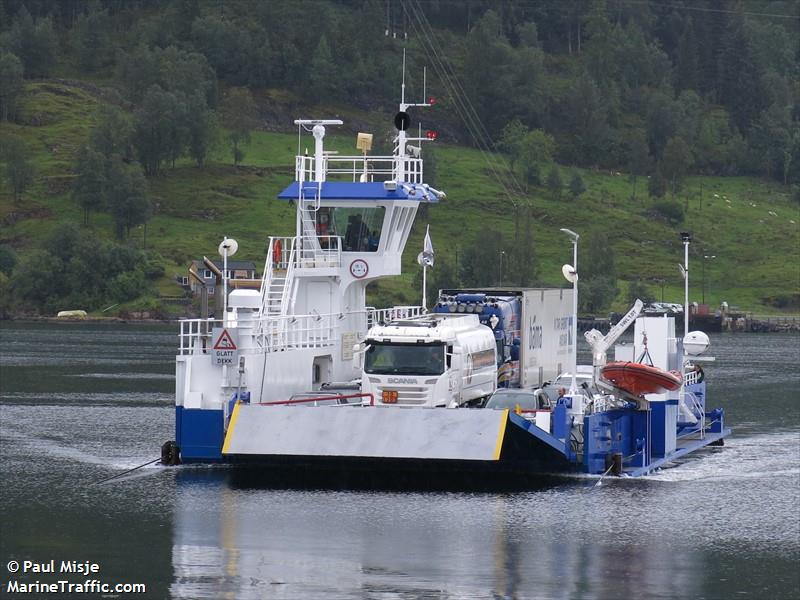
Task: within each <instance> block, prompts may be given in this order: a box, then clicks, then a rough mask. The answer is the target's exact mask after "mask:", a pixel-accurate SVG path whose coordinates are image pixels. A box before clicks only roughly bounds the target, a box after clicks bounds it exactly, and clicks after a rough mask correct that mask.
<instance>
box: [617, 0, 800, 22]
mask: <svg viewBox="0 0 800 600" xmlns="http://www.w3.org/2000/svg"><path fill="white" fill-rule="evenodd" d="M616 1H617V2H622V3H623V4H642V5H648V6H652V7H653V8H662V7H663V8H674V9H677V10H693V11H695V12H705V13H725V14H731V15H733V14H736V13H737V12H739V11H737V10H730V9H727V8H709V7H707V6H686V5H684V4H667V3H664V2H659V3H657V4H656V3H653V2H649V1H648V0H616ZM741 13H742V14H743V15H746V16H748V17H775V18H777V19H800V14H798V15H786V14H779V13H762V12H752V11H747V10H743V11H741Z"/></svg>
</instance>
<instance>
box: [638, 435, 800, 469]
mask: <svg viewBox="0 0 800 600" xmlns="http://www.w3.org/2000/svg"><path fill="white" fill-rule="evenodd" d="M798 447H800V431H782V432H776V433H765V434H757V435H753V436H750V437H745V438H737V437H735V436H731V437H729V438H727V439H726V440H725V448H724V450H723V449H721V448H720V449H719V450H717V449H713V448H710V449H709V450H707V451H703V452H699V453H695V454H693V455H692V456H691V457H687V458H686V459H684V460H681V461H676V462H675V463H674V464H673V466H671V467H669V468H666V469H661V470H658V471H656V472H655V473H653V474H652V475H650V476H649V477H648V478H647V479H648V480H650V481H663V482H682V481H731V480H739V479H762V478H770V479H771V478H774V477H798V476H800V456H798V453H797V452H796V451H795V452H787V451H786V450H787V448H788V449H791V448H794V449H795V450H796V449H797V448H798ZM678 465H680V469H676V468H674V467H675V466H678Z"/></svg>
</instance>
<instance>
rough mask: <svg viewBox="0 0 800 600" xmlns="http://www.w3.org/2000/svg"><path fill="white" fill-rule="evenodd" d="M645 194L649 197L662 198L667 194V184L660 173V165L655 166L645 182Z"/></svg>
mask: <svg viewBox="0 0 800 600" xmlns="http://www.w3.org/2000/svg"><path fill="white" fill-rule="evenodd" d="M647 193H648V194H650V197H655V198H663V197H664V194H666V193H667V182H666V180H665V179H664V175H663V173H662V172H661V164H658V165H656V170H655V172H654V173H653V175H652V176H651V177H650V180H649V181H648V182H647Z"/></svg>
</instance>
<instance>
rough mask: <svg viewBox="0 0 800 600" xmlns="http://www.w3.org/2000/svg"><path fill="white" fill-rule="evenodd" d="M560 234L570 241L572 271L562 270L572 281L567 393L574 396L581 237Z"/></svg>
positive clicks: (576, 365) (565, 266)
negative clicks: (569, 378) (572, 345)
mask: <svg viewBox="0 0 800 600" xmlns="http://www.w3.org/2000/svg"><path fill="white" fill-rule="evenodd" d="M560 231H561V232H562V233H566V234H567V235H568V236H569V237H570V238H571V239H572V269H571V270H569V269H567V265H564V269H562V271H563V273H564V276H565V277H566V278H567V281H572V343H573V344H574V347H573V349H572V383H571V384H570V388H569V393H570V394H575V393H576V392H577V391H578V385H577V380H576V376H577V371H578V240H579V239H580V237H581V236H579V235H578V234H577V233H575V232H574V231H572V230H570V229H565V228H563V227H562V228H561V229H560Z"/></svg>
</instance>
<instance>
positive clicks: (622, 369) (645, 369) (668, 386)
mask: <svg viewBox="0 0 800 600" xmlns="http://www.w3.org/2000/svg"><path fill="white" fill-rule="evenodd" d="M600 375H601V376H602V378H603V379H605V380H606V381H608V382H609V383H611V384H613V385H614V386H615V387H618V388H619V389H621V390H625V391H626V392H629V393H631V394H633V395H634V396H642V395H644V394H661V393H664V392H671V391H674V390H677V389H678V388H679V387H681V382H682V381H683V376H682V375H681V374H680V373H678V372H677V371H664V370H663V369H659V368H658V367H653V366H651V365H644V364H642V363H635V362H624V361H617V362H610V363H608V364H607V365H606V366H605V367H603V368H602V369H601V370H600Z"/></svg>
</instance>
